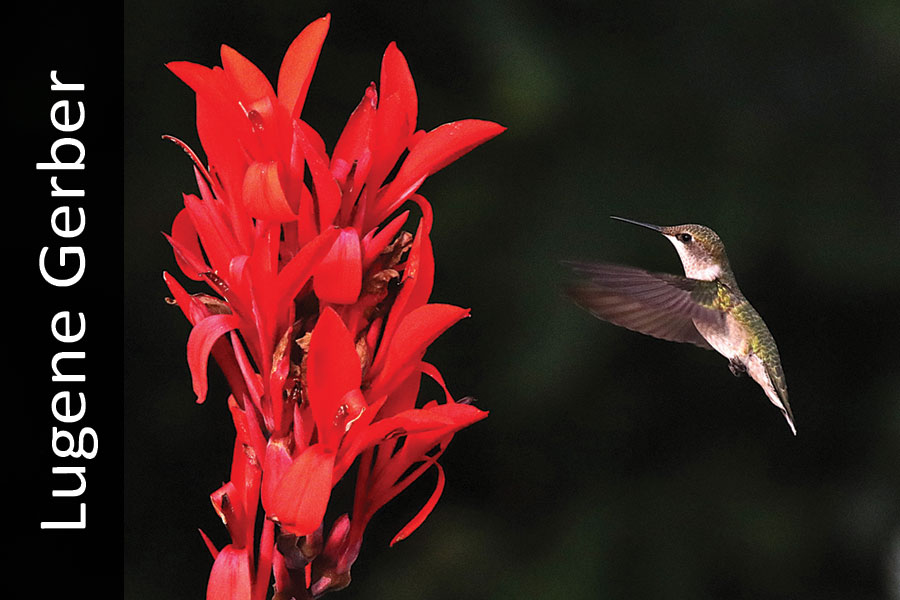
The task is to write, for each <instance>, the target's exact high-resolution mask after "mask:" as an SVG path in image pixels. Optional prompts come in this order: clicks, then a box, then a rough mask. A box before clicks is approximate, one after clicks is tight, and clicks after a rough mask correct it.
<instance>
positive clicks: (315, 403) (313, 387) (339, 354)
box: [306, 308, 362, 450]
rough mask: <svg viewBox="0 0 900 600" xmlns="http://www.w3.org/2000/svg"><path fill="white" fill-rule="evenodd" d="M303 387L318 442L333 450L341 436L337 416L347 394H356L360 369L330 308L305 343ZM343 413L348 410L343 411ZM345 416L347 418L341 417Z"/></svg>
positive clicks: (349, 338) (348, 338)
mask: <svg viewBox="0 0 900 600" xmlns="http://www.w3.org/2000/svg"><path fill="white" fill-rule="evenodd" d="M306 360H307V363H306V384H307V392H308V395H309V404H310V408H311V409H312V412H313V418H314V419H315V421H316V429H317V430H318V432H319V442H320V443H321V444H322V445H324V447H326V448H328V449H329V450H337V447H338V444H339V443H340V440H341V436H342V435H343V434H344V427H343V423H344V420H343V419H341V418H340V416H341V415H340V414H339V413H340V412H341V411H342V407H343V405H344V401H345V397H346V396H347V394H348V393H350V392H352V391H354V390H359V385H360V382H361V379H362V367H361V366H360V363H359V355H358V354H357V353H356V345H355V344H354V342H353V336H351V335H350V332H349V331H347V328H346V327H345V326H344V322H343V321H342V320H341V318H340V317H339V316H338V314H337V313H336V312H335V311H334V310H333V309H331V308H326V309H325V310H324V311H322V314H321V315H320V316H319V321H318V322H317V323H316V327H315V329H313V332H312V337H311V338H310V341H309V353H308V354H307V359H306ZM343 410H344V412H346V411H347V410H349V407H348V409H343ZM344 416H347V415H344Z"/></svg>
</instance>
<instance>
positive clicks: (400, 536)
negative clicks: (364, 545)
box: [389, 463, 446, 546]
mask: <svg viewBox="0 0 900 600" xmlns="http://www.w3.org/2000/svg"><path fill="white" fill-rule="evenodd" d="M434 466H435V467H437V472H438V480H437V485H435V486H434V492H432V494H431V497H430V498H428V502H426V503H425V506H423V507H422V509H421V510H420V511H419V512H418V513H417V514H416V516H415V517H413V518H412V519H411V520H410V522H409V523H407V524H406V525H405V526H404V527H403V529H401V530H400V531H399V532H398V533H397V535H395V536H394V539H392V540H391V543H390V544H389V546H393V545H394V544H396V543H397V542H399V541H401V540H405V539H406V538H408V537H409V535H410V534H411V533H412V532H413V531H415V530H416V529H418V528H419V525H421V524H422V523H423V522H424V521H425V519H427V518H428V515H430V514H431V511H432V510H434V507H435V505H436V504H437V501H438V500H439V499H440V497H441V494H442V493H443V491H444V483H445V481H446V477H445V476H444V468H443V467H442V466H441V465H440V464H438V463H434Z"/></svg>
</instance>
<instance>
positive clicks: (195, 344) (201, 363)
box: [187, 315, 240, 403]
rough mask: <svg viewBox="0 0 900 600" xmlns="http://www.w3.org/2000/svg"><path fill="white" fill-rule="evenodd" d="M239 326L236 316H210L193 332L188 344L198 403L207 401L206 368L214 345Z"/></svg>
mask: <svg viewBox="0 0 900 600" xmlns="http://www.w3.org/2000/svg"><path fill="white" fill-rule="evenodd" d="M239 326H240V319H238V317H236V316H235V315H210V316H208V317H206V318H205V319H203V320H202V321H200V322H199V323H197V324H196V325H195V326H194V328H193V329H192V330H191V335H190V336H189V337H188V343H187V356H188V366H189V367H190V369H191V378H192V379H193V384H194V393H195V394H197V402H198V403H202V402H203V401H204V400H206V390H207V379H206V366H207V363H208V362H209V353H210V351H211V350H212V347H213V344H215V343H216V341H218V339H219V338H220V337H221V336H222V335H224V334H225V333H226V332H228V331H231V330H232V329H237V328H238V327H239Z"/></svg>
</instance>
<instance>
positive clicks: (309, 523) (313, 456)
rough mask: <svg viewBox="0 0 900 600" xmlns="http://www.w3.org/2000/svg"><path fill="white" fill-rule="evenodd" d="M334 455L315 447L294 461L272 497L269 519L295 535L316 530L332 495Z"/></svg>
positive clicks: (308, 449) (319, 446)
mask: <svg viewBox="0 0 900 600" xmlns="http://www.w3.org/2000/svg"><path fill="white" fill-rule="evenodd" d="M333 466H334V454H333V453H331V452H328V451H326V450H325V449H324V448H323V447H322V446H321V445H318V444H315V445H312V446H310V447H309V448H307V449H306V450H304V451H303V453H302V454H301V455H300V456H298V457H297V458H295V459H294V461H293V463H291V466H290V468H289V469H288V470H287V472H286V473H285V474H284V475H283V476H282V478H281V481H280V482H279V484H278V487H277V488H276V491H275V494H274V495H273V497H272V503H271V504H272V506H271V510H270V511H269V513H268V514H269V518H270V519H272V520H273V521H276V522H277V523H279V524H280V525H281V528H282V529H284V530H285V531H288V532H290V533H293V534H294V535H298V536H299V535H308V534H310V533H312V532H313V531H315V530H316V529H317V528H318V527H319V526H320V525H321V524H322V519H323V518H324V517H325V509H326V507H327V506H328V498H329V497H330V496H331V486H332V480H331V470H332V467H333Z"/></svg>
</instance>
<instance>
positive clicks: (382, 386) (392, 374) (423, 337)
mask: <svg viewBox="0 0 900 600" xmlns="http://www.w3.org/2000/svg"><path fill="white" fill-rule="evenodd" d="M468 315H469V311H468V309H465V308H460V307H458V306H452V305H449V304H426V305H424V306H420V307H419V308H417V309H415V310H413V311H412V312H410V313H409V314H408V315H406V317H405V318H404V319H403V321H402V322H401V323H400V325H399V326H398V327H397V331H396V332H395V333H394V336H393V338H392V339H391V342H390V347H389V348H388V349H387V354H386V355H385V361H384V367H383V368H382V369H381V371H380V372H379V373H378V375H377V376H376V377H375V380H374V381H373V382H372V388H371V394H370V397H371V398H379V397H380V396H381V395H387V394H390V393H391V391H393V390H394V389H395V388H396V387H397V386H398V385H400V384H401V383H403V381H404V380H405V379H406V378H407V377H409V375H410V374H411V373H412V372H413V371H414V370H415V369H417V368H419V361H420V360H421V358H422V355H423V354H425V350H426V349H427V348H428V345H429V344H431V342H433V341H434V340H435V339H437V337H438V336H439V335H440V334H442V333H443V332H444V331H446V330H447V329H449V328H450V327H451V326H452V325H453V324H454V323H456V322H457V321H459V320H460V319H462V318H463V317H467V316H468Z"/></svg>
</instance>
